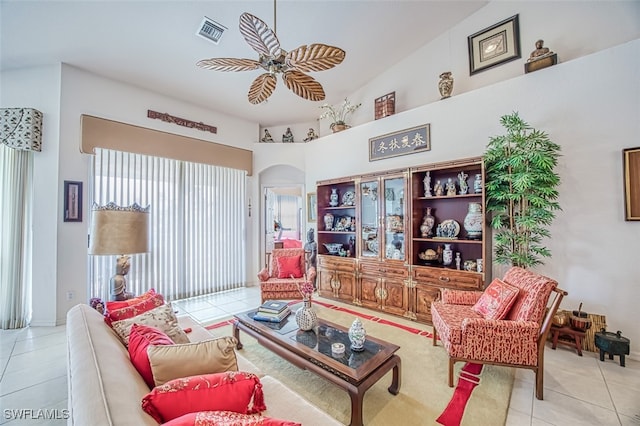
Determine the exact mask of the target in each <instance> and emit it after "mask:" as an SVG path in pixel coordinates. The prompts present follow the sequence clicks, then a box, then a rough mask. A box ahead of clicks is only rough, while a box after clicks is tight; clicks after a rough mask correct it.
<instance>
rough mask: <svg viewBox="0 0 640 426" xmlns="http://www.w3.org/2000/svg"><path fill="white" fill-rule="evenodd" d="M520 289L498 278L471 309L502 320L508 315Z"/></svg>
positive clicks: (485, 316) (487, 316) (488, 317)
mask: <svg viewBox="0 0 640 426" xmlns="http://www.w3.org/2000/svg"><path fill="white" fill-rule="evenodd" d="M519 291H520V290H519V289H518V288H517V287H514V286H512V285H510V284H507V283H505V282H504V281H502V280H500V279H498V278H496V279H494V280H493V281H492V282H491V284H489V287H487V288H486V289H485V290H484V293H482V296H480V299H479V300H478V301H477V302H476V304H475V305H473V307H472V308H471V309H473V310H474V311H476V312H477V313H479V314H480V315H482V316H483V317H484V318H486V319H493V320H500V319H503V318H505V317H506V316H507V313H509V309H511V306H512V305H513V303H514V302H515V301H516V299H517V297H518V292H519Z"/></svg>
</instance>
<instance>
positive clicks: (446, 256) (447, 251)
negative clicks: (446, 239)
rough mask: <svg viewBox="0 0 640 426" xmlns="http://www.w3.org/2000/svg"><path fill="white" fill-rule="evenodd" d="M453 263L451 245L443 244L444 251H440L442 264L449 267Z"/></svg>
mask: <svg viewBox="0 0 640 426" xmlns="http://www.w3.org/2000/svg"><path fill="white" fill-rule="evenodd" d="M452 262H453V250H451V244H445V245H444V250H442V264H443V265H444V266H449V265H451V263H452Z"/></svg>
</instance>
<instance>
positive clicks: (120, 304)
mask: <svg viewBox="0 0 640 426" xmlns="http://www.w3.org/2000/svg"><path fill="white" fill-rule="evenodd" d="M156 294H157V293H156V290H155V289H154V288H151V289H149V290H148V291H147V292H145V293H143V294H141V295H140V296H136V297H133V298H131V299H127V300H120V301H112V302H107V311H115V310H116V309H122V308H126V307H127V306H131V305H135V304H137V303H140V302H142V301H143V300H146V299H149V298H151V297H153V296H155V295H156Z"/></svg>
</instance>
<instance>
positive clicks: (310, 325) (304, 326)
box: [296, 299, 318, 331]
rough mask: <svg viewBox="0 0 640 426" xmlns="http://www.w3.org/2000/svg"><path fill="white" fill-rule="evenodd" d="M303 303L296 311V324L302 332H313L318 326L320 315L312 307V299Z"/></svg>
mask: <svg viewBox="0 0 640 426" xmlns="http://www.w3.org/2000/svg"><path fill="white" fill-rule="evenodd" d="M303 303H304V304H303V305H302V307H301V308H298V310H297V311H296V324H298V328H299V329H300V330H303V331H309V330H313V329H314V328H315V327H317V326H318V314H316V311H314V310H313V308H312V307H311V299H304V300H303Z"/></svg>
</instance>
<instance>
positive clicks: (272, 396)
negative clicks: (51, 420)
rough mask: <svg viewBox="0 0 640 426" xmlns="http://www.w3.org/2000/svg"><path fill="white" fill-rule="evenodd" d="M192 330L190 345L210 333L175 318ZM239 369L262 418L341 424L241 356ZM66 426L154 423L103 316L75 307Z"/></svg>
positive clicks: (70, 319) (142, 387) (310, 425)
mask: <svg viewBox="0 0 640 426" xmlns="http://www.w3.org/2000/svg"><path fill="white" fill-rule="evenodd" d="M179 322H180V325H181V326H182V327H183V328H191V329H192V330H193V331H191V332H190V333H189V334H188V336H189V339H190V340H191V341H192V342H195V341H200V340H204V339H210V338H212V335H211V334H209V333H208V332H207V330H205V329H204V328H202V327H201V326H200V325H198V324H197V323H195V322H194V321H193V320H192V319H191V318H190V317H187V316H185V317H179ZM236 355H237V359H238V369H239V370H241V371H249V372H253V373H256V374H258V375H259V376H260V380H261V382H262V385H263V391H264V400H265V404H266V406H267V410H266V411H264V412H263V415H265V416H269V417H272V418H278V419H287V420H291V421H296V422H299V423H302V424H303V425H304V426H316V425H317V426H327V425H341V424H342V423H340V422H338V421H336V420H335V419H334V418H332V417H330V416H329V415H327V414H326V413H325V412H323V411H321V410H320V409H319V408H317V407H316V406H314V405H312V404H311V403H309V402H308V401H306V400H305V399H303V398H302V397H301V396H299V395H298V394H296V393H295V392H293V391H292V390H290V389H289V388H287V387H286V386H284V385H283V384H282V383H281V382H279V381H277V380H276V379H274V378H273V377H270V376H269V375H265V374H263V373H262V372H260V371H258V370H257V368H256V367H255V366H254V365H253V364H251V363H250V362H249V361H248V360H247V359H246V358H244V357H243V356H242V354H241V353H237V354H236ZM67 363H68V369H67V375H68V387H69V394H68V401H69V409H70V412H71V416H70V419H69V422H68V424H70V425H77V426H87V425H92V426H103V425H117V426H122V425H131V426H142V425H157V422H156V421H155V420H154V419H153V418H152V417H151V416H149V415H148V414H147V413H145V412H144V411H143V410H142V408H141V401H142V398H143V397H144V396H145V395H146V394H147V393H148V392H149V388H148V387H147V385H146V384H145V382H144V380H143V379H142V377H141V376H140V375H139V374H138V372H137V371H136V369H135V368H134V367H133V365H132V364H131V362H130V361H129V353H128V351H127V349H126V348H125V347H124V345H123V344H122V343H121V342H120V340H119V338H118V336H117V335H116V333H115V332H114V331H113V330H112V329H111V328H110V327H108V326H107V325H106V324H105V322H104V320H103V317H102V315H100V314H99V313H98V312H97V311H96V310H94V309H92V308H91V307H90V306H88V305H76V306H74V307H73V308H71V309H70V310H69V312H68V313H67Z"/></svg>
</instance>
